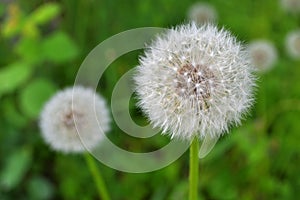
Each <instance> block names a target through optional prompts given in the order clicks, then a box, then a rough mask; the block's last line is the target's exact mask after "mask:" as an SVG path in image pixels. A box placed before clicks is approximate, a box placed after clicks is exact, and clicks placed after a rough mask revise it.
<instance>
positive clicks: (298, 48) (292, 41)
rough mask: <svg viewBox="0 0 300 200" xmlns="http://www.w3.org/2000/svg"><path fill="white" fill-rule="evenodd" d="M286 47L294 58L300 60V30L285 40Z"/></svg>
mask: <svg viewBox="0 0 300 200" xmlns="http://www.w3.org/2000/svg"><path fill="white" fill-rule="evenodd" d="M285 47H286V51H287V53H288V55H289V56H290V57H292V58H295V59H299V58H300V30H295V31H291V32H289V33H288V34H287V36H286V38H285Z"/></svg>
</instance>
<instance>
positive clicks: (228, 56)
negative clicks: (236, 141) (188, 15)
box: [134, 23, 255, 143]
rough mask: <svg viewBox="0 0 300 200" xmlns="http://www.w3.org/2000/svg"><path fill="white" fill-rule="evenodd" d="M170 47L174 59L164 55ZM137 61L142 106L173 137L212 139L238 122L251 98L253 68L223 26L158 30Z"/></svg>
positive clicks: (243, 51) (238, 44)
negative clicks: (153, 39)
mask: <svg viewBox="0 0 300 200" xmlns="http://www.w3.org/2000/svg"><path fill="white" fill-rule="evenodd" d="M183 43H186V44H187V45H183ZM188 48H191V49H193V51H190V52H189V51H186V50H187V49H188ZM174 52H176V53H174ZM212 52H213V55H214V56H213V57H211V56H210V54H211V53H212ZM170 53H173V54H172V55H173V58H174V60H172V61H170V60H168V59H166V58H168V55H169V54H170ZM183 58H185V59H183ZM160 60H164V61H163V62H161V61H160ZM139 61H140V65H139V66H138V67H137V73H136V76H135V78H134V79H135V83H136V92H137V96H138V98H139V106H140V107H141V108H142V109H143V111H144V112H145V113H146V115H147V117H148V118H149V119H150V122H151V123H152V124H155V125H156V126H158V127H160V128H161V129H163V130H164V131H166V130H167V131H166V133H165V134H169V135H170V136H171V137H172V138H173V137H174V138H180V139H184V140H188V141H191V140H192V139H193V138H194V137H198V138H200V139H203V138H205V137H206V136H207V135H209V136H210V138H213V140H212V141H214V140H215V139H216V138H218V137H219V136H221V135H222V134H224V133H226V132H227V131H228V129H229V127H230V126H232V125H236V124H239V123H240V120H241V118H242V117H243V116H244V114H246V113H247V111H248V109H249V108H250V107H251V105H252V103H253V87H254V86H255V77H254V76H253V71H254V69H253V67H252V65H251V63H250V62H249V60H248V55H247V53H246V51H245V50H244V48H243V46H242V45H241V44H240V43H239V42H237V41H236V39H235V38H234V37H233V36H231V34H230V33H229V32H227V31H225V30H224V29H222V30H218V29H217V28H216V27H214V26H212V25H204V26H201V27H198V26H197V25H196V24H195V23H191V24H188V25H182V26H179V27H177V28H175V29H173V30H170V31H168V32H167V33H165V35H163V36H159V37H158V38H157V39H156V40H155V41H154V42H153V43H152V44H151V45H150V46H148V48H147V50H146V51H145V55H144V56H141V57H140V60H139ZM153 63H155V64H153ZM192 63H193V64H192ZM165 66H170V67H165ZM174 67H176V68H177V69H178V70H176V71H174V70H173V68H174ZM174 80H176V82H175V84H174ZM178 119H180V121H178ZM210 143H213V142H210Z"/></svg>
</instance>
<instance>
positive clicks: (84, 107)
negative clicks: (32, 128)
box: [40, 86, 110, 153]
mask: <svg viewBox="0 0 300 200" xmlns="http://www.w3.org/2000/svg"><path fill="white" fill-rule="evenodd" d="M109 123H110V116H109V111H108V109H107V107H106V104H105V101H104V99H103V98H102V97H101V96H99V95H97V94H95V93H94V92H93V90H92V89H88V88H84V87H81V86H77V87H74V88H67V89H65V90H63V91H60V92H58V93H57V94H56V95H54V96H53V97H52V98H51V99H50V100H49V101H48V102H47V103H46V105H45V107H44V109H43V110H42V113H41V118H40V128H41V132H42V137H43V138H44V140H45V142H46V143H47V144H49V145H50V147H52V148H53V149H54V150H57V151H61V152H64V153H69V152H70V153H72V152H73V153H80V152H83V151H84V150H85V148H84V146H83V144H84V145H85V147H86V148H88V149H92V148H94V147H95V146H96V145H97V144H99V142H100V141H101V140H102V138H103V137H104V135H103V134H104V133H105V132H107V131H108V130H109V129H110V126H109ZM79 133H80V137H79V135H78V134H79Z"/></svg>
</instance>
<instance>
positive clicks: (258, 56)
mask: <svg viewBox="0 0 300 200" xmlns="http://www.w3.org/2000/svg"><path fill="white" fill-rule="evenodd" d="M248 51H249V55H250V59H251V62H252V64H253V65H254V66H255V67H256V68H257V69H258V71H260V72H265V71H268V70H270V69H271V68H272V67H273V66H274V64H275V62H276V61H277V58H278V56H277V50H276V48H275V46H274V45H273V43H271V42H270V41H268V40H255V41H253V42H251V43H250V44H249V45H248Z"/></svg>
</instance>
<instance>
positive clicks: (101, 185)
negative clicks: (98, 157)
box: [84, 153, 110, 200]
mask: <svg viewBox="0 0 300 200" xmlns="http://www.w3.org/2000/svg"><path fill="white" fill-rule="evenodd" d="M84 157H85V161H86V163H87V165H88V167H89V169H90V172H91V174H92V175H93V178H94V181H95V183H96V186H97V190H98V194H99V198H100V199H101V200H110V197H109V195H108V192H107V189H106V186H105V182H104V180H103V178H102V176H101V174H100V171H99V170H98V168H97V165H96V163H95V160H94V158H93V157H92V156H91V155H90V154H89V153H85V154H84Z"/></svg>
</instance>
